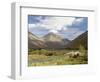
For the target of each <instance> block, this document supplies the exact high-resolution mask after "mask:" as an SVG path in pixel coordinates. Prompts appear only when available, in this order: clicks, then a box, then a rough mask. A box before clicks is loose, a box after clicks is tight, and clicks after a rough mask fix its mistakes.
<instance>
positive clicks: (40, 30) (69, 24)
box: [28, 15, 88, 40]
mask: <svg viewBox="0 0 100 82" xmlns="http://www.w3.org/2000/svg"><path fill="white" fill-rule="evenodd" d="M87 28H88V18H87V17H70V16H66V17H64V16H46V15H28V30H29V31H30V32H31V33H33V34H35V35H37V36H38V37H43V36H44V35H46V34H48V33H55V34H58V35H60V36H62V37H63V38H67V39H69V40H73V39H75V38H76V37H78V36H79V35H80V34H82V33H84V32H85V31H87Z"/></svg>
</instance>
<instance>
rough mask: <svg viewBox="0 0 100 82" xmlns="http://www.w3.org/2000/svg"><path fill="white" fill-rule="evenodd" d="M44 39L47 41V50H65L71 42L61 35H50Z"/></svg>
mask: <svg viewBox="0 0 100 82" xmlns="http://www.w3.org/2000/svg"><path fill="white" fill-rule="evenodd" d="M43 39H44V40H45V42H46V45H47V46H48V47H47V48H52V49H59V48H63V46H64V45H66V44H67V43H68V42H69V40H68V39H63V38H62V37H61V36H60V35H59V34H56V33H48V34H47V35H45V36H44V37H43Z"/></svg>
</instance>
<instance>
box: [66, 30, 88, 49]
mask: <svg viewBox="0 0 100 82" xmlns="http://www.w3.org/2000/svg"><path fill="white" fill-rule="evenodd" d="M80 45H81V46H83V47H84V48H85V49H87V45H88V31H86V32H84V33H83V34H81V35H79V36H78V37H77V38H75V39H74V40H72V41H71V42H69V43H68V44H67V45H66V48H70V49H79V47H80Z"/></svg>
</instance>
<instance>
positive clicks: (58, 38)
mask: <svg viewBox="0 0 100 82" xmlns="http://www.w3.org/2000/svg"><path fill="white" fill-rule="evenodd" d="M43 38H44V40H46V41H62V37H61V36H60V35H59V34H57V33H53V32H50V33H48V34H47V35H45V36H44V37H43Z"/></svg>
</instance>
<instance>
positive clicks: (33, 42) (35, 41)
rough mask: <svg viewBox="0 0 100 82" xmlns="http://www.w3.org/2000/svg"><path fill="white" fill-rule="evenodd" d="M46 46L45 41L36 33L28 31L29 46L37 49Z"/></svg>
mask: <svg viewBox="0 0 100 82" xmlns="http://www.w3.org/2000/svg"><path fill="white" fill-rule="evenodd" d="M44 47H46V45H45V42H44V41H43V40H42V39H41V38H39V37H37V36H36V35H34V34H32V33H31V32H28V48H29V49H30V48H31V49H37V48H44Z"/></svg>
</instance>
